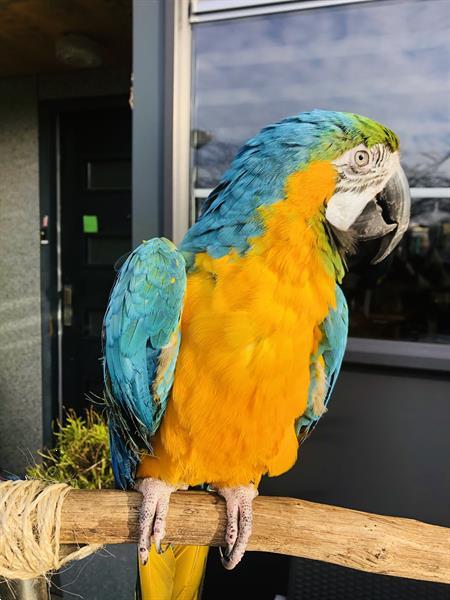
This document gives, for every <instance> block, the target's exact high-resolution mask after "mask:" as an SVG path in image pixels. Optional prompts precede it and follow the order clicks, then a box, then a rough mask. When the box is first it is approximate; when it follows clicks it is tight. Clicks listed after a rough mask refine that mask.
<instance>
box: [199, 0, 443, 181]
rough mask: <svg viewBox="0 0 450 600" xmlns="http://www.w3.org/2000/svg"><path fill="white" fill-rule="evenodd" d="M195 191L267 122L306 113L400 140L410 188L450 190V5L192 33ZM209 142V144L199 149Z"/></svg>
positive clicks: (367, 10)
mask: <svg viewBox="0 0 450 600" xmlns="http://www.w3.org/2000/svg"><path fill="white" fill-rule="evenodd" d="M194 57H195V63H194V117H193V127H194V129H196V130H200V131H203V132H206V134H207V135H202V134H201V135H200V137H199V138H198V139H199V141H200V144H202V143H203V145H202V146H201V147H200V148H199V149H198V150H197V151H196V152H195V156H194V162H195V164H196V166H197V181H196V182H195V185H196V186H197V187H211V186H212V185H214V184H216V183H217V181H218V179H219V178H220V175H221V174H222V173H223V171H224V170H225V169H226V167H227V166H228V164H229V162H230V160H231V158H232V157H233V155H234V153H235V151H236V150H237V148H238V147H239V146H240V145H241V144H242V143H243V142H244V141H245V140H246V139H247V138H249V137H250V136H252V135H254V134H255V133H256V132H257V131H258V130H259V129H260V128H261V127H263V126H264V125H266V124H268V123H270V122H273V121H276V120H279V119H281V118H283V117H286V116H288V115H291V114H295V113H297V112H301V111H304V110H310V109H312V108H325V109H330V110H344V111H349V112H356V113H361V114H364V115H367V116H369V117H372V118H374V119H376V120H378V121H380V122H382V123H384V124H386V125H388V126H390V127H391V128H392V129H393V130H394V131H395V132H396V133H397V134H398V135H399V137H400V139H401V143H402V154H403V159H402V160H403V164H404V166H405V167H406V170H407V172H408V175H409V177H410V183H411V184H412V185H413V186H416V187H427V186H431V187H441V186H446V185H450V151H449V148H450V100H449V99H450V2H448V1H447V0H426V1H425V0H393V1H390V0H384V1H379V2H373V3H368V4H360V5H358V4H356V5H347V6H339V7H332V8H320V9H319V8H318V9H311V10H304V11H299V12H294V13H284V14H280V15H268V16H262V17H252V18H246V19H238V20H232V21H218V22H213V23H206V24H199V25H196V26H195V27H194ZM207 140H209V141H207ZM205 141H206V143H204V142H205Z"/></svg>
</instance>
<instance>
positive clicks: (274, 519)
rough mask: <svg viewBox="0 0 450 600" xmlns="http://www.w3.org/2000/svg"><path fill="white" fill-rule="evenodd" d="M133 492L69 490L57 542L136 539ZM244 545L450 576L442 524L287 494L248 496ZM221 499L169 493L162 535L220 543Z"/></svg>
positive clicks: (374, 568) (449, 540)
mask: <svg viewBox="0 0 450 600" xmlns="http://www.w3.org/2000/svg"><path fill="white" fill-rule="evenodd" d="M140 501H141V496H140V494H138V493H135V492H120V491H114V490H101V491H81V490H73V491H71V492H69V494H68V496H67V498H66V500H65V501H64V505H63V512H62V523H61V533H60V536H61V543H63V544H74V543H77V544H84V543H101V544H115V543H124V542H136V541H137V539H138V509H139V505H140ZM253 506H254V524H253V535H252V537H251V539H250V543H249V550H261V551H264V552H276V553H278V554H288V555H291V556H300V557H303V558H311V559H314V560H322V561H325V562H330V563H334V564H337V565H342V566H344V567H351V568H353V569H360V570H361V571H368V572H370V573H380V574H383V575H395V576H397V577H407V578H411V579H423V580H428V581H435V582H441V583H450V529H446V528H445V527H438V526H436V525H428V524H426V523H421V522H419V521H414V520H412V519H403V518H399V517H385V516H380V515H373V514H369V513H364V512H361V511H356V510H349V509H346V508H338V507H336V506H327V505H325V504H316V503H313V502H306V501H304V500H296V499H293V498H272V497H267V496H266V497H258V498H256V500H255V501H254V504H253ZM224 529H225V503H224V501H223V500H222V499H221V498H219V497H218V496H216V495H215V494H208V493H204V492H177V493H176V494H173V495H172V499H171V501H170V510H169V517H168V523H167V533H166V538H165V541H167V542H173V543H176V544H197V545H203V546H219V545H224V541H223V535H224Z"/></svg>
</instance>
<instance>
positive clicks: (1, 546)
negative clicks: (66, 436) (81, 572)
mask: <svg viewBox="0 0 450 600" xmlns="http://www.w3.org/2000/svg"><path fill="white" fill-rule="evenodd" d="M71 489H72V488H70V486H68V485H66V484H65V483H58V484H55V485H45V484H44V483H42V482H40V481H6V482H2V483H0V577H5V578H7V579H32V578H34V577H39V576H41V575H45V573H48V572H49V571H56V570H58V569H60V568H61V567H62V566H63V565H64V564H65V563H67V562H69V561H71V560H78V559H81V558H84V557H85V556H88V555H89V554H92V553H93V552H95V551H96V550H98V549H99V548H100V545H98V544H95V545H89V546H84V547H81V548H78V549H77V550H75V551H73V552H69V553H68V554H66V553H64V556H61V550H60V528H61V513H62V508H63V503H64V500H65V498H66V496H67V494H68V493H69V492H70V491H71Z"/></svg>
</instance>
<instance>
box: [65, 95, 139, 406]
mask: <svg viewBox="0 0 450 600" xmlns="http://www.w3.org/2000/svg"><path fill="white" fill-rule="evenodd" d="M60 157H61V163H60V169H61V175H60V185H61V196H60V198H61V201H60V206H61V219H60V223H61V284H62V331H63V335H62V357H61V366H62V403H63V406H64V407H65V408H69V407H72V408H75V409H76V410H77V411H80V410H81V409H82V408H83V407H86V406H88V401H87V396H91V397H93V398H94V399H95V396H100V395H101V393H102V368H101V360H100V357H101V326H102V319H103V314H104V311H105V307H106V303H107V301H108V295H109V291H110V289H111V286H112V284H113V282H114V278H115V271H114V268H113V265H114V263H115V261H116V260H117V258H119V257H120V256H121V255H123V254H125V253H127V252H129V250H130V248H131V111H130V109H129V108H128V107H127V106H125V105H124V107H123V108H104V109H101V110H100V109H96V110H83V111H79V112H78V111H77V112H67V113H63V114H61V116H60Z"/></svg>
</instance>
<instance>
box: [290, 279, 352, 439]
mask: <svg viewBox="0 0 450 600" xmlns="http://www.w3.org/2000/svg"><path fill="white" fill-rule="evenodd" d="M321 329H322V340H321V342H320V344H319V348H318V350H317V353H316V355H314V356H312V357H311V367H310V385H309V392H308V402H307V407H306V411H305V413H304V414H303V415H302V416H301V417H300V418H299V419H298V421H297V423H296V430H297V435H298V436H299V439H300V442H303V441H304V440H305V439H306V437H307V436H308V435H309V434H310V433H311V431H312V429H313V428H314V427H315V425H316V424H317V422H318V420H319V419H320V417H321V414H319V415H317V414H316V412H315V410H314V403H313V399H312V398H313V394H314V392H315V391H316V388H317V386H318V385H319V382H318V381H317V360H318V358H319V357H320V356H321V357H322V358H323V361H324V365H325V378H326V381H325V386H326V387H325V398H324V399H323V404H324V406H325V408H326V407H327V406H328V402H329V401H330V398H331V395H332V393H333V389H334V386H335V384H336V380H337V377H338V375H339V371H340V369H341V365H342V361H343V358H344V354H345V347H346V345H347V334H348V307H347V301H346V300H345V296H344V294H343V292H342V290H341V288H340V287H339V286H338V285H336V308H335V309H334V310H330V312H329V314H328V317H327V318H326V319H325V321H324V322H323V323H322V327H321Z"/></svg>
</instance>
